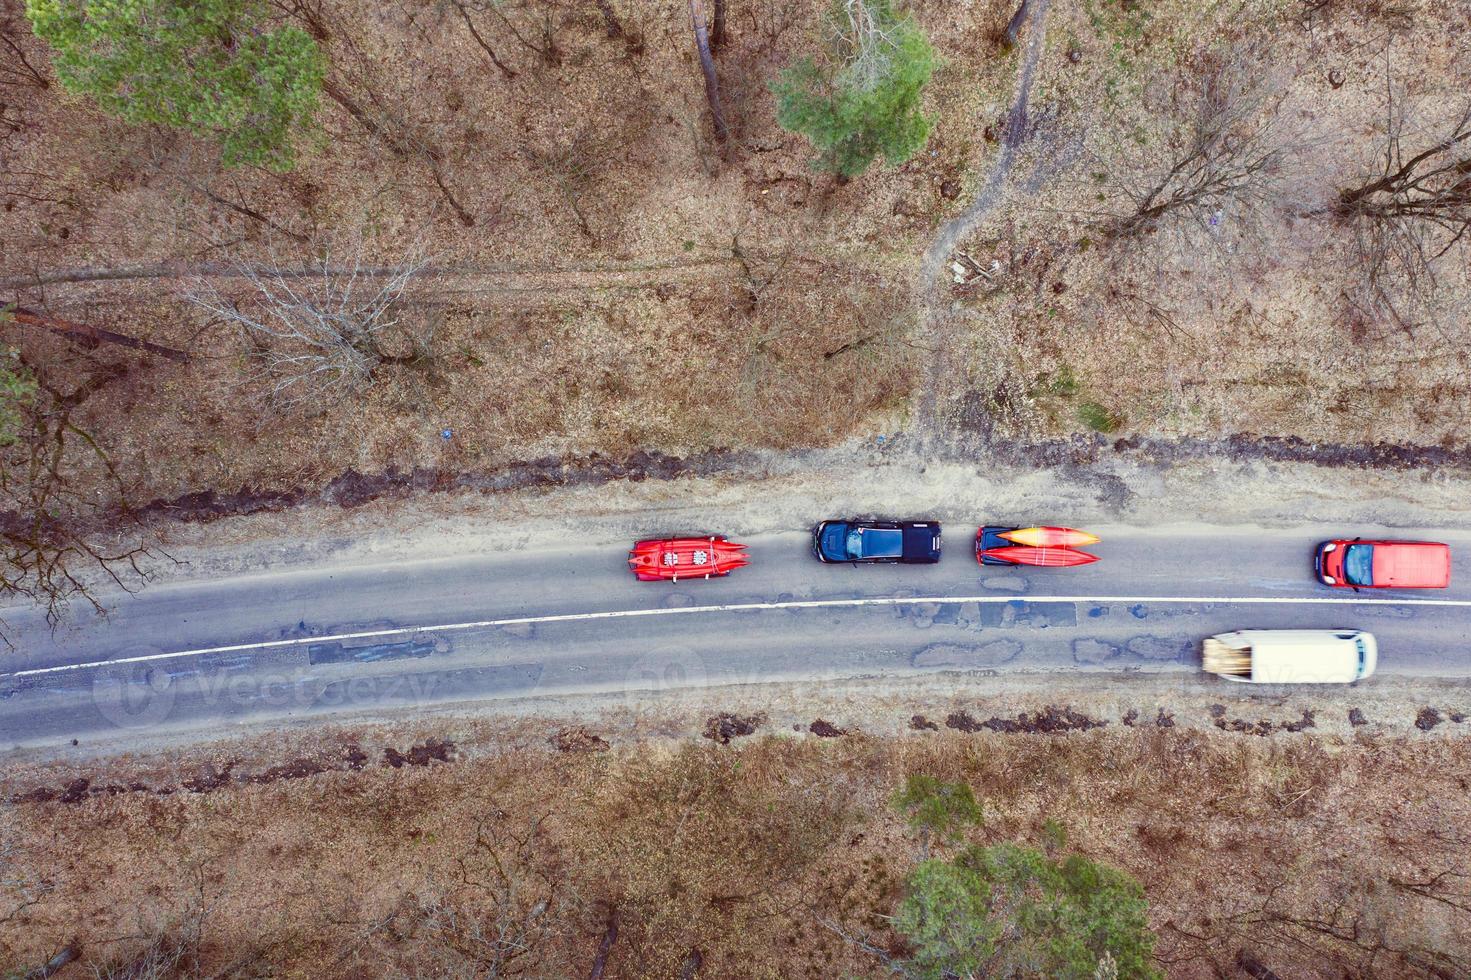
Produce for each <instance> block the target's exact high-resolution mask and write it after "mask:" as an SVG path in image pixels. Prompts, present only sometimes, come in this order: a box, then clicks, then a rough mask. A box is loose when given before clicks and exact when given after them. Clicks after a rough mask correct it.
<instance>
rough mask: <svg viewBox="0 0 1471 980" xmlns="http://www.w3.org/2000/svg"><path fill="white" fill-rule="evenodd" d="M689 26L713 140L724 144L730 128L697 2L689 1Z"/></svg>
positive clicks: (702, 15) (708, 40)
mask: <svg viewBox="0 0 1471 980" xmlns="http://www.w3.org/2000/svg"><path fill="white" fill-rule="evenodd" d="M690 24H691V26H692V27H693V28H694V32H695V53H696V54H697V55H698V56H699V59H700V71H701V72H703V73H704V75H705V100H706V101H707V102H709V103H710V121H711V122H712V123H713V124H714V126H715V138H716V139H717V140H719V141H720V142H722V143H724V142H725V141H726V140H727V139H729V138H730V127H729V126H727V125H726V123H725V109H724V108H723V107H722V106H721V104H720V79H719V78H718V77H717V76H716V74H715V59H714V58H713V57H712V56H711V54H710V37H709V35H708V34H707V33H706V32H705V15H704V12H703V11H702V10H701V9H700V4H699V2H698V0H690Z"/></svg>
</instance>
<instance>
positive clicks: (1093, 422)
mask: <svg viewBox="0 0 1471 980" xmlns="http://www.w3.org/2000/svg"><path fill="white" fill-rule="evenodd" d="M1078 420H1079V421H1080V422H1082V423H1083V424H1084V425H1086V426H1087V427H1088V428H1090V429H1092V430H1093V431H1094V432H1103V433H1108V432H1116V431H1117V430H1118V428H1119V426H1121V425H1123V424H1124V420H1123V418H1122V417H1121V416H1119V415H1117V414H1115V413H1113V412H1110V411H1109V410H1108V409H1106V408H1104V407H1103V406H1102V405H1100V404H1098V403H1097V402H1083V403H1082V404H1081V405H1079V406H1078Z"/></svg>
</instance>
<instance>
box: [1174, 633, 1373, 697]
mask: <svg viewBox="0 0 1471 980" xmlns="http://www.w3.org/2000/svg"><path fill="white" fill-rule="evenodd" d="M1204 647H1205V649H1204V658H1203V659H1204V663H1203V666H1204V667H1205V669H1206V670H1208V671H1210V672H1211V673H1212V674H1220V675H1221V676H1222V677H1224V678H1226V679H1227V680H1231V681H1246V682H1250V683H1253V684H1350V683H1352V682H1354V681H1357V680H1363V679H1364V678H1365V677H1368V676H1369V675H1370V674H1372V673H1374V668H1375V667H1377V666H1378V665H1379V645H1378V644H1377V643H1376V642H1375V641H1374V634H1372V633H1365V632H1364V631H1363V630H1237V631H1236V632H1234V633H1220V634H1218V635H1216V636H1213V637H1211V638H1210V639H1208V640H1206V641H1205V644H1204Z"/></svg>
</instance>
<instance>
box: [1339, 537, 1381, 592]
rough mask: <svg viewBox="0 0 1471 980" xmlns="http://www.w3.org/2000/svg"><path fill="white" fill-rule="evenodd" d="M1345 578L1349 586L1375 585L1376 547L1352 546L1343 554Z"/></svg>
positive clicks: (1367, 545)
mask: <svg viewBox="0 0 1471 980" xmlns="http://www.w3.org/2000/svg"><path fill="white" fill-rule="evenodd" d="M1343 578H1344V581H1346V582H1348V584H1349V585H1373V584H1374V546H1373V545H1372V544H1351V545H1349V546H1348V550H1347V551H1345V552H1344V553H1343Z"/></svg>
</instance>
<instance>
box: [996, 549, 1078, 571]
mask: <svg viewBox="0 0 1471 980" xmlns="http://www.w3.org/2000/svg"><path fill="white" fill-rule="evenodd" d="M979 557H981V558H983V559H984V558H991V559H994V560H996V561H1003V562H1006V563H1007V564H1008V565H1037V566H1039V567H1042V568H1068V567H1070V566H1073V565H1086V564H1088V563H1089V562H1095V561H1097V560H1098V556H1097V555H1090V554H1089V553H1088V552H1086V551H1074V550H1073V549H1071V548H1030V547H1018V546H1015V545H1013V546H1012V547H1009V548H987V549H986V550H985V551H982V552H980V554H979Z"/></svg>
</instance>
